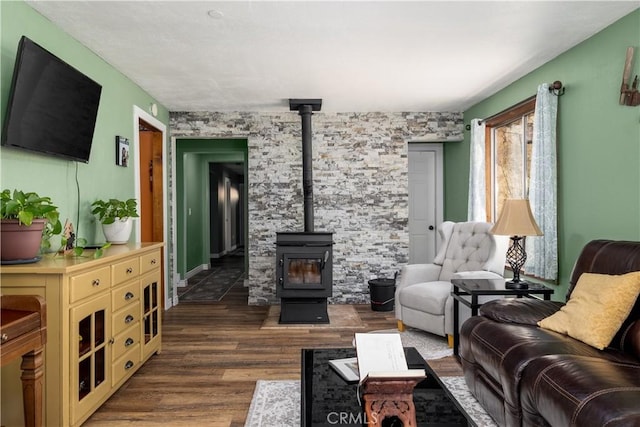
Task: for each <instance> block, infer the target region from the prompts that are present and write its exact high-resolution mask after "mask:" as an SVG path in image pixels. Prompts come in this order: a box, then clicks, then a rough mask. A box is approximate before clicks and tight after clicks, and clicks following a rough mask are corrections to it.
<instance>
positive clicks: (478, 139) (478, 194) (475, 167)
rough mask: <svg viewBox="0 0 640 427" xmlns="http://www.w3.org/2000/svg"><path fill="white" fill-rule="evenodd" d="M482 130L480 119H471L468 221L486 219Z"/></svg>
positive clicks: (483, 128) (482, 125)
mask: <svg viewBox="0 0 640 427" xmlns="http://www.w3.org/2000/svg"><path fill="white" fill-rule="evenodd" d="M484 132H485V125H484V123H483V122H482V121H481V120H480V119H473V120H471V144H470V145H471V149H470V155H469V206H468V209H467V220H468V221H486V220H487V209H486V197H487V196H486V194H487V191H486V183H485V153H484V151H485V145H484V143H485V141H484Z"/></svg>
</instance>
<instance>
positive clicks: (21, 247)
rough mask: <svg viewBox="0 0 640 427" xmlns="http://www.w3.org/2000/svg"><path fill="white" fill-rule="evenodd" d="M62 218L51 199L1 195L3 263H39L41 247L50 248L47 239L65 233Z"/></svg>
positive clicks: (17, 193)
mask: <svg viewBox="0 0 640 427" xmlns="http://www.w3.org/2000/svg"><path fill="white" fill-rule="evenodd" d="M59 217H60V213H59V211H58V207H57V206H55V205H54V204H53V202H52V201H51V198H50V197H44V196H40V195H38V194H37V193H35V192H26V193H25V192H24V191H21V190H13V192H12V191H11V190H9V189H5V190H3V191H2V194H1V195H0V219H1V220H2V224H1V225H2V227H1V232H2V234H1V239H2V240H1V245H2V246H1V248H0V251H1V258H2V261H3V262H10V261H19V262H28V261H37V258H36V257H37V255H38V253H39V252H40V249H41V246H43V247H44V248H46V247H49V246H50V243H49V239H48V237H50V236H52V235H54V234H60V232H61V231H62V224H61V223H60V219H59ZM43 236H45V237H46V239H43Z"/></svg>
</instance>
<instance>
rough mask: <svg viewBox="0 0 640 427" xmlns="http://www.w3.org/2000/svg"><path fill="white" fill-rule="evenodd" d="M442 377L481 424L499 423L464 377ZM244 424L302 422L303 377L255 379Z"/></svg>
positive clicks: (284, 426)
mask: <svg viewBox="0 0 640 427" xmlns="http://www.w3.org/2000/svg"><path fill="white" fill-rule="evenodd" d="M442 381H443V382H444V383H445V386H446V387H447V389H448V390H449V391H451V394H452V395H453V396H454V398H455V399H456V400H457V401H458V403H460V405H461V406H462V407H463V408H464V410H465V412H466V413H467V414H469V416H470V417H471V419H472V420H473V422H475V423H476V425H477V426H478V427H497V424H496V423H495V422H494V421H493V419H492V418H491V417H490V416H489V415H488V414H487V413H486V411H485V410H484V409H483V408H482V406H480V404H479V403H478V401H477V400H476V399H475V398H474V397H473V396H472V395H471V393H470V392H469V389H468V388H467V384H466V383H465V382H464V378H463V377H443V378H442ZM244 425H245V427H294V426H295V427H297V426H299V425H300V381H292V380H285V381H264V380H258V381H257V382H256V389H255V392H254V394H253V399H252V400H251V405H250V406H249V413H248V415H247V420H246V422H245V424H244Z"/></svg>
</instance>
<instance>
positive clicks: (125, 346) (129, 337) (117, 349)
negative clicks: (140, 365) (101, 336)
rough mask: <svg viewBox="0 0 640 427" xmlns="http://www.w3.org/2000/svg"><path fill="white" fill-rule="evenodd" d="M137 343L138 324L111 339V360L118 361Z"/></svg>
mask: <svg viewBox="0 0 640 427" xmlns="http://www.w3.org/2000/svg"><path fill="white" fill-rule="evenodd" d="M139 343H140V324H139V323H137V324H135V325H133V326H132V327H130V328H129V329H127V330H126V331H124V332H122V333H121V334H119V335H118V336H116V337H115V338H114V339H113V350H112V353H111V355H112V357H113V360H118V359H119V358H120V356H122V355H123V354H125V353H126V352H127V351H129V350H131V349H132V348H133V347H134V346H136V345H137V344H139Z"/></svg>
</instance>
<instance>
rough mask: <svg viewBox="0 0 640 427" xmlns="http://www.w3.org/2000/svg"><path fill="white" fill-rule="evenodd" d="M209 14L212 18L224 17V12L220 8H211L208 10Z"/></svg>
mask: <svg viewBox="0 0 640 427" xmlns="http://www.w3.org/2000/svg"><path fill="white" fill-rule="evenodd" d="M207 15H209V18H211V19H222V18H224V13H222V12H220V11H219V10H215V9H211V10H210V11H208V12H207Z"/></svg>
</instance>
